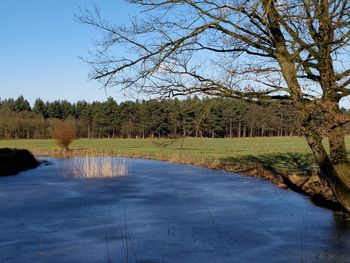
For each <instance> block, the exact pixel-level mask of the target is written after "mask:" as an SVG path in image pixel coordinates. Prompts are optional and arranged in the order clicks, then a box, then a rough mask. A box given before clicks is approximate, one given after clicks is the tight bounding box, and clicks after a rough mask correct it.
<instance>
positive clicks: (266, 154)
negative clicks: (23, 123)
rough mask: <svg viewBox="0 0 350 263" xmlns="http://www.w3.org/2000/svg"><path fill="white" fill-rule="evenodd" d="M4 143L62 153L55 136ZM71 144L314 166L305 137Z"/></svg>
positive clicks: (236, 166) (228, 163) (159, 155)
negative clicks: (56, 143)
mask: <svg viewBox="0 0 350 263" xmlns="http://www.w3.org/2000/svg"><path fill="white" fill-rule="evenodd" d="M347 142H350V138H347ZM1 147H11V148H25V149H29V150H30V151H32V152H34V153H36V154H39V153H46V154H48V155H51V154H52V155H54V154H57V153H59V148H58V147H57V146H56V145H55V142H54V141H53V140H0V148H1ZM347 147H349V143H347ZM70 148H71V149H72V150H73V151H74V152H75V154H79V153H83V154H84V153H85V152H89V151H92V152H94V153H104V154H112V155H119V156H127V157H140V158H149V159H158V160H167V161H172V162H178V163H191V164H196V165H203V166H206V167H211V168H225V169H227V170H234V171H238V170H244V169H250V168H253V167H256V166H263V167H265V168H268V169H270V170H275V171H278V172H303V171H304V170H306V169H310V167H311V168H312V167H313V166H314V164H313V160H312V157H310V153H311V152H310V149H309V148H308V145H307V144H306V141H305V139H304V138H302V137H272V138H271V137H270V138H267V137H264V138H234V139H228V138H226V139H209V138H184V139H78V140H75V141H74V142H73V143H72V145H71V146H70ZM349 151H350V149H349Z"/></svg>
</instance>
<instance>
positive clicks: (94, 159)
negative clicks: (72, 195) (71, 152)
mask: <svg viewBox="0 0 350 263" xmlns="http://www.w3.org/2000/svg"><path fill="white" fill-rule="evenodd" d="M65 168H66V169H65V170H66V172H65V174H68V175H73V176H74V177H82V178H96V177H101V178H102V177H114V176H124V175H126V174H127V173H128V165H127V162H126V159H123V158H118V157H111V156H90V155H86V156H83V157H75V158H71V159H70V162H68V167H65Z"/></svg>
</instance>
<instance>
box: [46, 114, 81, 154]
mask: <svg viewBox="0 0 350 263" xmlns="http://www.w3.org/2000/svg"><path fill="white" fill-rule="evenodd" d="M51 125H52V129H53V130H52V138H53V139H55V140H56V144H57V145H58V146H59V147H61V148H62V150H63V151H68V150H69V145H70V144H71V143H72V142H73V140H74V138H75V130H76V129H75V122H74V121H72V120H65V121H61V120H55V121H53V122H52V124H51Z"/></svg>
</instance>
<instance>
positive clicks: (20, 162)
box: [0, 148, 39, 176]
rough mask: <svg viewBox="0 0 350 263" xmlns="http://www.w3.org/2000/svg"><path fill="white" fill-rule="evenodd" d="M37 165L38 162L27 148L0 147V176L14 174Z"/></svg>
mask: <svg viewBox="0 0 350 263" xmlns="http://www.w3.org/2000/svg"><path fill="white" fill-rule="evenodd" d="M38 166H39V162H38V161H37V160H36V159H35V157H34V156H33V154H32V153H31V152H30V151H28V150H25V149H11V148H0V176H8V175H16V174H18V173H19V172H22V171H25V170H28V169H33V168H36V167H38Z"/></svg>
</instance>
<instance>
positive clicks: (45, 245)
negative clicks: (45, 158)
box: [0, 158, 350, 263]
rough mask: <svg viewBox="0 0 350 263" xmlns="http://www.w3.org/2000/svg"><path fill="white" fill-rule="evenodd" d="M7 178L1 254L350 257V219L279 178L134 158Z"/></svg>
mask: <svg viewBox="0 0 350 263" xmlns="http://www.w3.org/2000/svg"><path fill="white" fill-rule="evenodd" d="M50 160H51V161H52V162H53V165H48V166H41V167H39V168H37V169H35V170H30V171H26V172H23V173H21V174H19V175H17V176H12V177H0V219H1V224H0V262H1V263H6V262H11V263H12V262H50V263H51V262H60V263H62V262H79V263H83V262H84V263H85V262H144V263H145V262H149V263H151V262H179V263H180V262H181V263H184V262H218V263H221V262H293V263H294V262H350V223H349V222H345V221H344V220H343V219H342V218H340V217H336V216H334V215H333V212H332V211H330V210H327V209H324V208H320V207H317V206H315V205H313V203H312V202H311V201H310V200H308V199H307V198H306V197H305V196H302V195H300V194H297V193H295V192H292V191H288V190H280V189H278V188H277V187H276V186H274V185H272V184H271V183H269V182H266V181H263V180H259V179H256V178H250V177H245V176H239V175H236V174H231V173H226V172H221V171H213V170H208V169H204V168H198V167H193V166H184V165H177V164H170V163H166V162H159V161H149V160H141V159H128V160H127V163H128V174H127V175H125V176H119V177H110V178H89V179H84V178H75V177H72V176H63V175H64V169H63V168H64V167H65V164H66V162H68V161H67V160H65V159H55V158H52V159H50Z"/></svg>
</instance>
